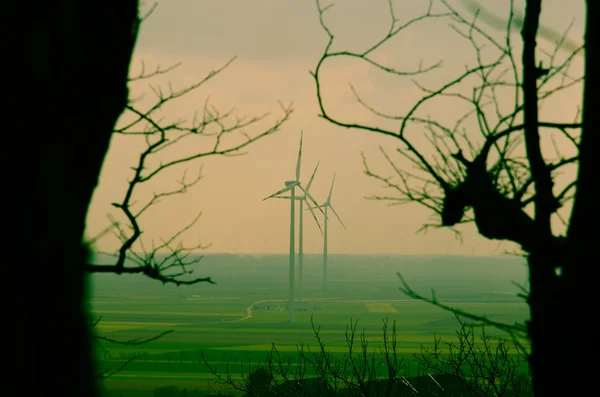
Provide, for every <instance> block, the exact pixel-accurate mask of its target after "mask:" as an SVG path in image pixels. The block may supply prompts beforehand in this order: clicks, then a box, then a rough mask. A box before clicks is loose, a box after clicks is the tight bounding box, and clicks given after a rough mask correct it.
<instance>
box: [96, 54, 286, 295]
mask: <svg viewBox="0 0 600 397" xmlns="http://www.w3.org/2000/svg"><path fill="white" fill-rule="evenodd" d="M234 60H235V58H232V59H230V60H229V61H228V62H226V63H225V64H224V65H223V66H221V67H219V68H218V69H216V70H213V71H211V72H209V73H208V74H207V75H206V76H205V77H204V78H203V79H201V80H199V81H198V82H196V83H194V84H192V85H190V86H188V87H184V88H182V89H179V90H177V89H174V88H173V87H172V86H171V85H170V84H169V86H168V90H163V88H161V87H160V86H151V87H150V88H151V90H152V92H153V93H154V94H155V96H156V99H155V101H154V102H153V103H151V104H150V105H147V106H146V107H145V108H142V107H141V106H138V105H136V104H134V103H133V102H132V101H130V103H129V104H128V105H127V106H126V114H124V115H123V116H122V118H121V123H120V126H118V127H117V128H116V129H115V131H114V132H115V134H118V135H120V136H127V137H130V138H131V139H142V140H143V141H145V144H146V147H145V149H143V150H142V151H141V152H140V155H139V157H138V159H137V164H136V165H135V166H134V167H133V175H132V178H131V179H130V180H129V183H128V185H127V188H126V190H125V191H124V194H123V198H122V199H121V200H120V201H119V202H114V203H113V206H114V207H115V208H116V209H118V210H119V212H120V213H121V215H122V216H123V220H117V219H116V218H115V217H114V216H113V215H112V214H110V215H109V219H110V224H109V225H108V226H107V227H106V228H105V229H104V230H102V231H101V232H100V233H98V234H97V235H96V236H94V237H92V238H91V239H90V240H89V241H88V243H90V244H94V243H96V242H98V241H99V240H100V239H103V238H105V237H106V236H107V235H108V234H109V233H111V232H112V233H113V234H114V235H115V236H116V238H117V239H119V240H120V246H119V249H118V250H117V251H116V253H115V255H114V256H115V261H114V263H112V264H86V265H85V270H86V271H87V272H91V273H116V274H124V273H125V274H143V275H145V276H147V277H149V278H152V279H155V280H158V281H161V282H163V283H173V284H176V285H189V284H195V283H200V282H208V283H211V284H214V282H213V281H212V279H211V278H210V277H199V278H194V279H185V280H184V279H181V277H182V276H189V275H190V274H191V273H192V272H193V270H192V266H193V265H194V264H196V263H198V262H199V261H200V260H201V259H202V257H198V256H195V255H192V253H193V252H195V251H198V250H202V249H205V248H207V247H208V246H209V245H204V244H197V245H194V246H190V247H186V246H183V245H182V244H180V243H178V240H179V239H180V238H181V237H182V235H183V233H185V232H186V231H188V230H190V229H191V227H192V226H193V225H195V224H196V222H197V221H198V219H199V217H200V214H198V215H197V216H196V217H195V218H193V219H192V221H191V222H189V223H188V224H187V225H186V226H184V227H182V228H181V229H179V230H178V231H177V232H175V233H174V234H173V235H172V236H171V237H169V238H166V239H163V240H161V242H160V244H156V245H155V244H154V243H152V247H151V249H146V248H145V246H144V244H143V241H142V239H141V236H142V234H143V226H142V218H143V215H145V214H146V213H147V212H148V210H149V209H151V208H152V207H154V206H155V205H156V204H158V203H159V202H161V201H162V200H164V199H166V198H169V197H173V196H177V195H181V194H185V193H187V192H188V191H189V189H191V188H192V187H194V186H195V185H196V184H197V183H198V182H199V181H200V180H201V179H202V174H201V173H200V172H199V173H198V174H197V176H196V177H194V178H192V179H191V180H188V179H186V173H187V170H184V172H183V176H182V178H181V180H179V181H178V186H177V187H175V188H173V189H170V190H169V189H166V190H162V191H158V192H153V193H152V195H151V197H150V198H147V197H146V198H143V199H142V200H141V201H139V202H137V201H134V196H138V195H139V194H136V192H137V191H138V190H139V189H138V188H139V187H141V186H142V185H144V184H148V183H149V182H150V181H152V180H154V179H155V178H157V177H158V176H160V175H162V174H163V173H164V172H165V171H167V170H169V169H171V168H175V167H183V166H184V165H187V166H189V165H191V164H192V162H194V161H196V160H198V159H201V158H205V157H210V156H233V155H240V154H244V152H243V151H244V150H245V149H246V148H247V147H248V146H249V145H250V144H252V143H254V142H256V141H258V140H260V139H263V138H265V137H267V136H269V135H271V134H273V133H275V132H277V131H278V130H279V129H280V128H281V126H282V125H283V123H285V122H286V121H287V120H289V118H290V116H291V114H292V112H293V108H292V105H291V104H290V105H289V106H284V105H283V104H282V103H281V102H280V103H279V105H280V108H281V112H282V115H281V117H280V118H278V119H276V120H275V121H272V122H271V123H270V125H268V126H267V127H266V128H264V127H260V128H261V129H260V130H259V132H258V133H256V134H253V135H250V134H248V133H247V132H246V131H245V130H246V129H247V128H252V127H255V128H257V129H258V128H259V126H258V124H259V122H265V121H266V119H267V117H268V116H269V114H268V113H266V114H262V115H259V116H254V117H251V118H245V117H234V116H233V110H234V109H231V110H228V111H226V112H221V111H219V110H218V109H216V108H215V107H214V106H211V105H210V104H209V101H208V99H207V100H206V102H205V104H204V108H203V109H202V114H201V116H198V114H195V115H194V118H193V119H192V120H191V121H190V122H186V121H185V120H181V119H180V120H175V121H173V122H170V121H166V120H163V119H162V116H160V115H159V110H161V109H162V108H163V107H164V106H165V105H167V104H169V103H171V102H173V101H175V100H177V99H179V98H182V97H184V96H185V95H187V94H189V93H191V92H193V91H195V90H197V89H199V88H200V87H202V86H203V85H204V84H205V83H206V82H207V81H209V80H211V79H212V78H213V77H215V76H217V75H218V74H220V73H221V72H222V71H223V70H225V68H227V67H228V66H229V65H230V64H231V63H232V62H233V61H234ZM177 66H179V64H176V65H173V66H171V67H168V68H165V69H161V68H156V70H155V71H153V72H149V73H146V72H145V69H144V64H143V63H142V71H141V72H140V73H139V75H137V76H136V77H132V78H130V80H129V81H130V83H134V82H138V81H140V80H145V79H149V78H152V77H156V76H158V75H163V74H165V73H168V72H170V71H172V70H174V69H175V68H176V67H177ZM233 134H235V135H236V136H237V138H236V139H237V140H233V141H232V140H231V139H230V138H229V136H232V137H233ZM175 145H180V146H182V147H184V146H187V147H191V148H196V147H197V148H199V149H198V150H196V151H195V152H192V153H190V152H189V151H188V153H186V154H185V155H183V156H182V155H172V154H171V153H173V152H171V151H167V150H166V149H170V148H172V147H174V146H175ZM138 246H139V247H140V249H137V248H136V247H138ZM134 248H136V249H134ZM161 255H162V256H163V257H161ZM129 262H132V263H133V264H132V265H130V264H129Z"/></svg>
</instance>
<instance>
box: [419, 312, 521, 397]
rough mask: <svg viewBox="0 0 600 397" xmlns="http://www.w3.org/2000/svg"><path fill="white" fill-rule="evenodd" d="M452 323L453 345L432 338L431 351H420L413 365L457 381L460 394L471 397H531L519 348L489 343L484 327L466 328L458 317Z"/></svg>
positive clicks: (501, 341) (422, 349)
mask: <svg viewBox="0 0 600 397" xmlns="http://www.w3.org/2000/svg"><path fill="white" fill-rule="evenodd" d="M456 319H457V321H458V322H459V324H460V328H459V329H458V330H457V331H456V336H457V341H456V342H448V341H444V340H442V338H441V337H439V336H435V337H434V344H433V347H423V346H422V347H421V353H420V354H419V355H417V356H416V361H417V363H419V365H420V367H421V368H422V370H423V371H425V372H427V373H430V374H431V375H433V376H435V377H440V376H441V377H445V378H451V379H452V378H453V379H456V380H458V381H459V382H458V385H459V387H460V389H461V392H466V393H469V394H470V395H473V396H486V397H487V396H490V397H491V396H494V397H500V396H515V397H516V396H531V395H532V390H531V380H530V374H529V372H528V371H524V370H523V368H521V367H522V365H523V364H525V365H527V362H526V357H525V356H524V355H523V351H522V350H521V349H520V346H519V345H518V344H516V343H512V346H510V344H511V343H510V342H508V341H506V340H505V339H503V338H498V339H497V340H495V341H494V340H492V338H491V337H490V336H489V335H488V334H487V333H486V330H485V324H481V325H480V326H477V327H476V326H475V325H474V324H467V323H466V322H464V321H463V320H462V319H461V316H460V315H459V314H456ZM479 329H480V332H479V339H480V341H478V340H477V339H478V338H477V337H476V331H479ZM522 358H525V360H522Z"/></svg>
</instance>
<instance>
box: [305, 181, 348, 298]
mask: <svg viewBox="0 0 600 397" xmlns="http://www.w3.org/2000/svg"><path fill="white" fill-rule="evenodd" d="M334 184H335V174H333V180H332V181H331V188H330V189H329V196H327V201H325V202H324V203H323V204H321V205H319V206H318V208H319V209H324V210H325V212H324V213H323V214H324V215H325V220H324V221H323V222H324V224H323V230H324V232H323V291H327V220H328V218H327V210H328V209H329V208H331V210H332V211H333V213H334V214H335V216H336V218H337V219H338V221H340V223H341V224H342V226H343V227H344V229H346V225H344V222H342V219H341V218H340V216H339V215H338V213H337V212H336V211H335V209H334V208H333V206H332V205H331V194H332V193H333V185H334ZM309 208H310V207H309Z"/></svg>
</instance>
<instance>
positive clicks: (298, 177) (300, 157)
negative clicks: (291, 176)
mask: <svg viewBox="0 0 600 397" xmlns="http://www.w3.org/2000/svg"><path fill="white" fill-rule="evenodd" d="M302 135H304V131H300V150H298V163H297V164H296V180H297V181H299V180H300V161H301V159H302Z"/></svg>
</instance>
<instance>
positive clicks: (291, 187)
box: [263, 132, 323, 323]
mask: <svg viewBox="0 0 600 397" xmlns="http://www.w3.org/2000/svg"><path fill="white" fill-rule="evenodd" d="M302 137H303V133H302V132H301V133H300V150H299V151H298V161H297V163H296V179H295V180H292V181H285V188H283V189H281V190H280V191H278V192H275V193H273V194H272V195H270V196H268V197H265V198H264V199H263V201H264V200H267V199H270V198H273V197H276V196H279V195H280V194H282V193H285V192H290V258H289V298H288V300H289V301H288V312H289V318H288V321H289V322H290V323H293V322H294V309H295V308H294V299H295V297H294V256H295V254H296V252H295V247H294V242H295V236H294V227H295V224H296V223H295V211H294V210H295V201H296V187H298V188H299V189H300V190H301V191H302V192H304V195H305V196H306V197H308V199H309V200H310V201H312V202H313V203H314V204H315V206H317V207H318V204H317V202H316V201H315V199H313V198H312V196H311V195H310V194H309V193H308V192H307V191H306V190H305V189H304V187H302V185H301V184H300V163H301V159H302ZM319 211H321V212H323V210H322V209H321V208H319Z"/></svg>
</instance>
